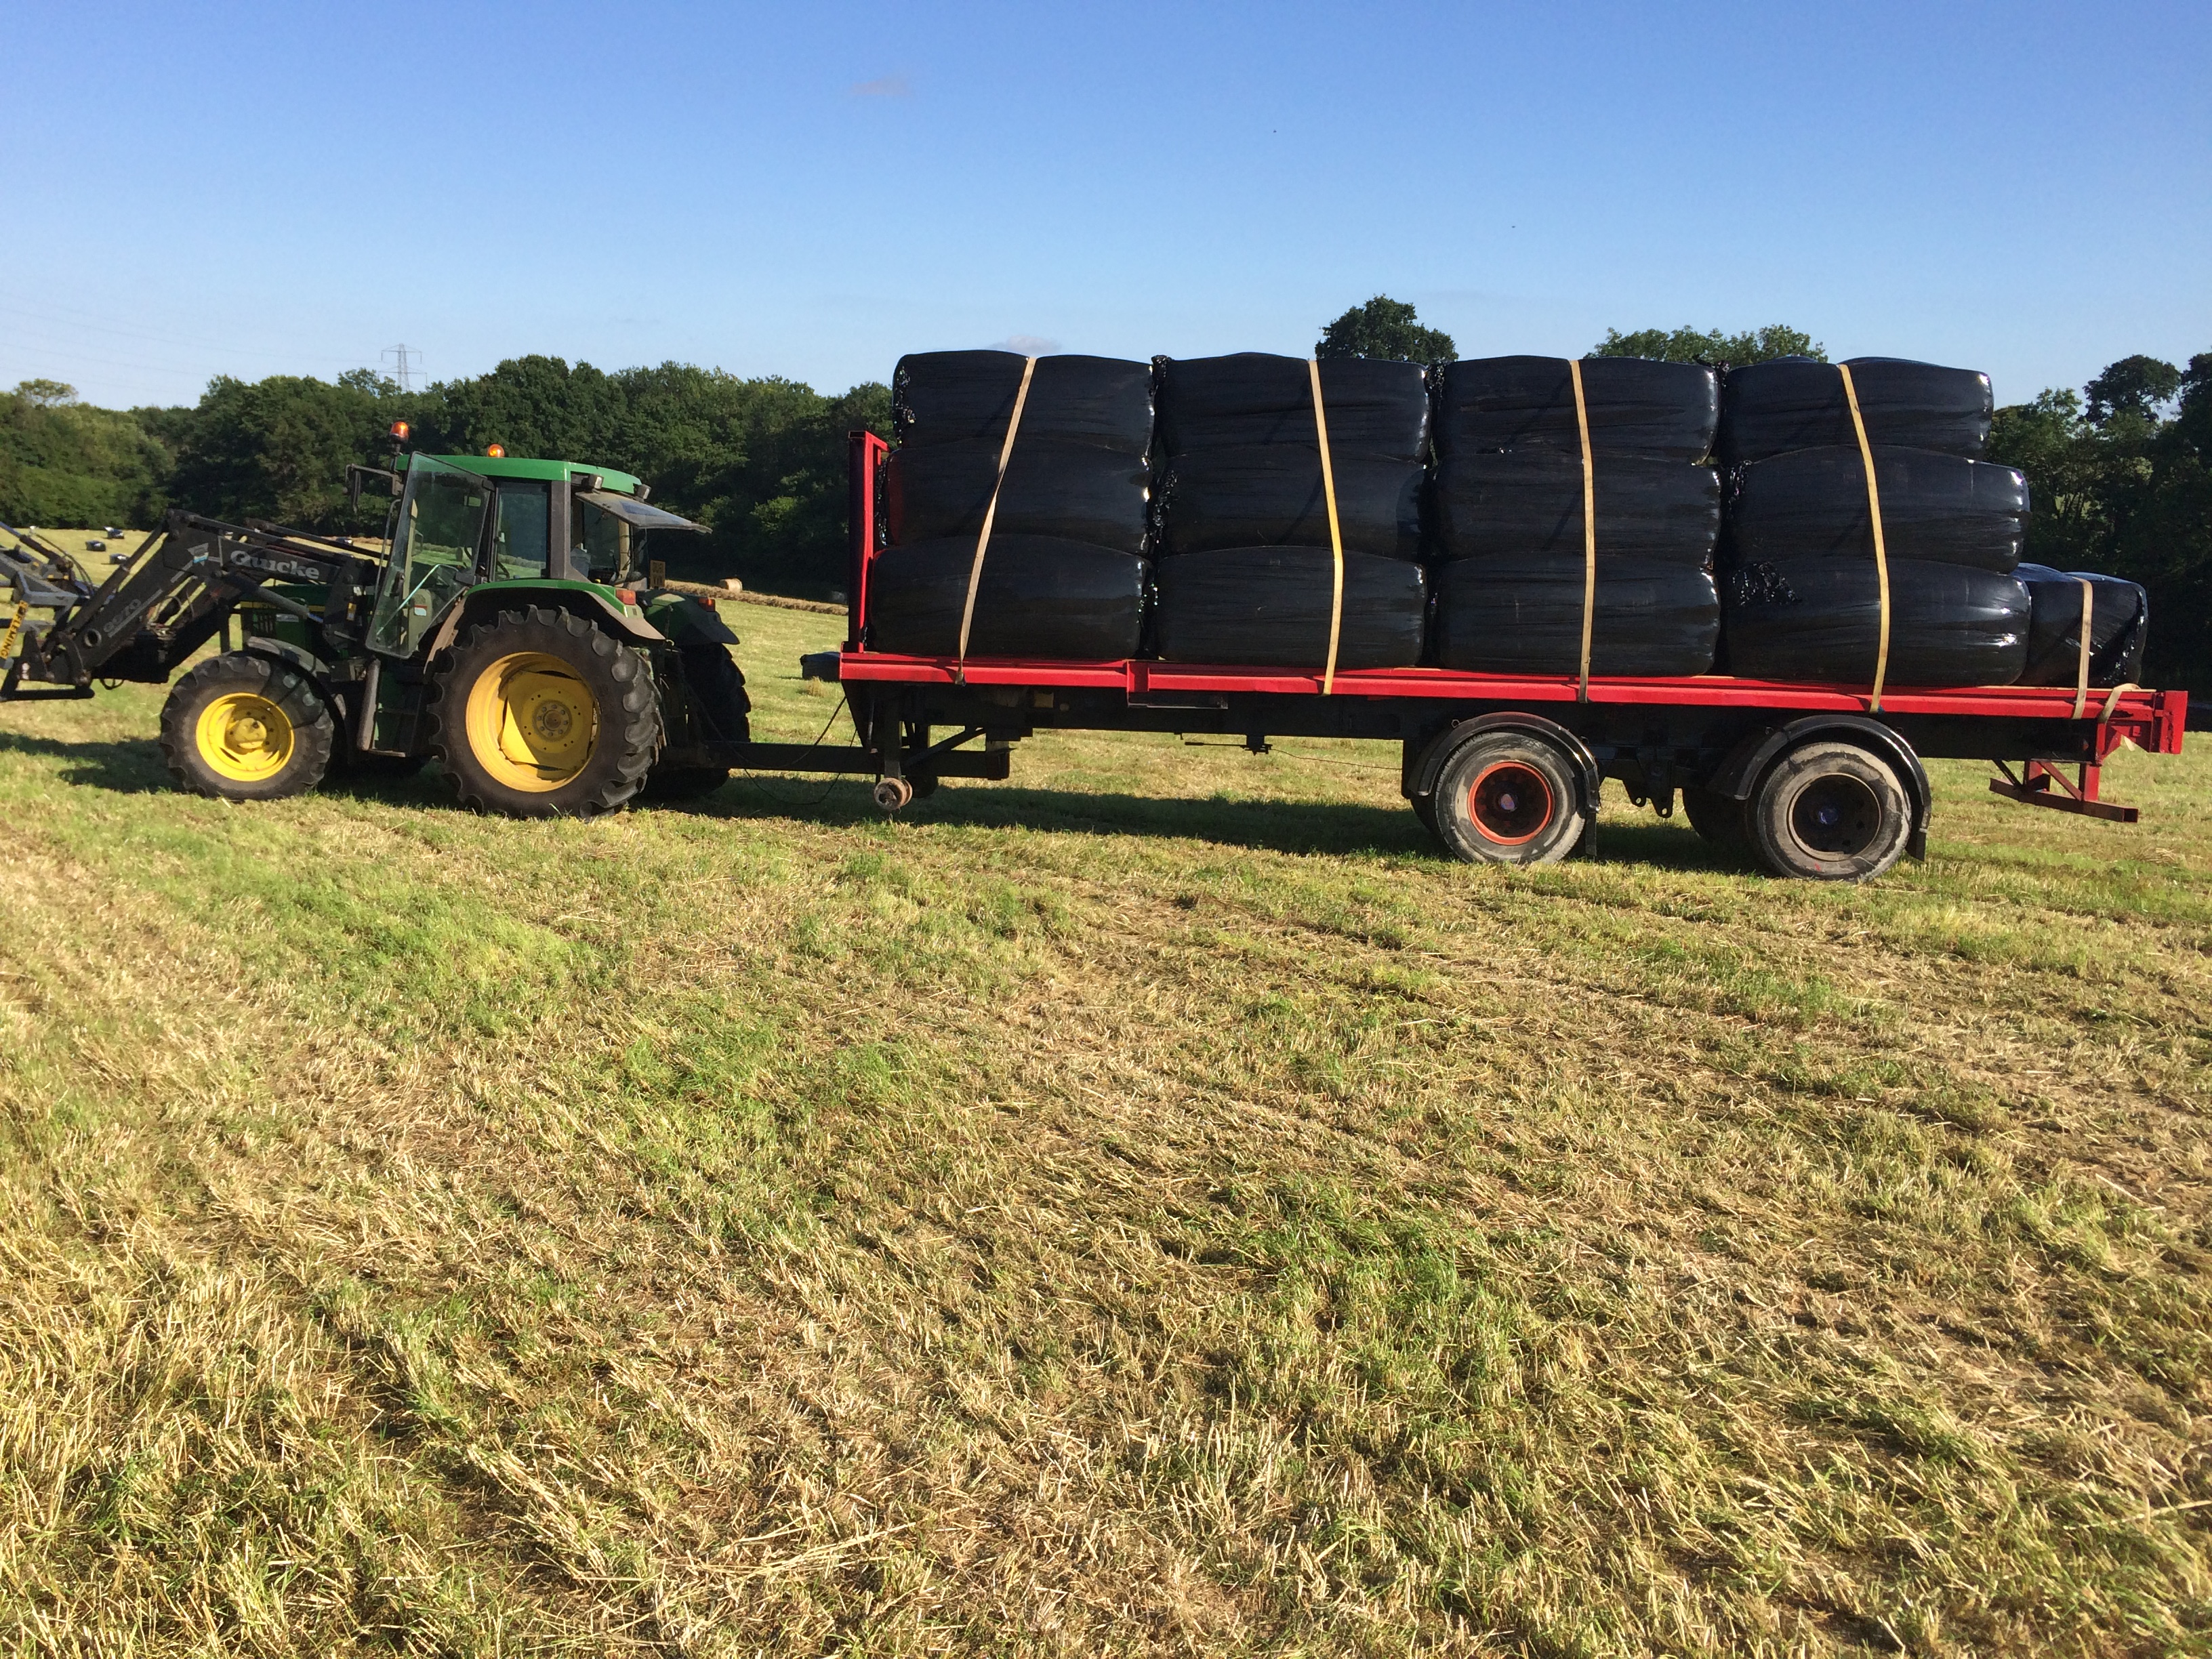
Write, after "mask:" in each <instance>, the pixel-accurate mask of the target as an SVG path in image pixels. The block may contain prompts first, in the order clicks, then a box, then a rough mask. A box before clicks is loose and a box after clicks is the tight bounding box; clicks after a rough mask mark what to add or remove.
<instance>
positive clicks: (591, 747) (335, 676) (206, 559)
mask: <svg viewBox="0 0 2212 1659" xmlns="http://www.w3.org/2000/svg"><path fill="white" fill-rule="evenodd" d="M396 465H397V463H396V462H395V466H396ZM374 481H381V482H382V483H385V484H386V486H387V487H388V488H390V489H391V490H392V495H393V498H394V499H393V502H392V510H391V513H390V517H389V520H388V525H387V532H388V533H387V534H386V538H384V540H383V541H382V542H381V543H366V544H364V543H362V542H357V541H355V540H351V539H348V538H331V537H325V536H317V535H312V534H309V533H307V532H301V531H296V530H290V529H287V528H285V527H283V526H278V525H272V524H266V523H262V522H258V521H250V522H248V523H246V524H243V525H234V524H226V523H223V522H222V521H220V520H213V519H208V518H203V517H201V516H199V515H197V514H194V513H171V514H169V516H168V518H167V520H166V521H165V522H164V523H163V525H162V526H161V528H159V529H158V530H156V531H155V532H154V533H153V534H152V535H150V536H149V537H148V538H146V540H145V541H144V542H143V544H141V545H140V546H139V548H138V549H137V551H136V552H134V553H131V554H130V555H127V556H125V557H124V558H123V559H122V560H121V561H120V562H118V567H117V568H116V569H115V570H114V571H113V573H112V574H110V575H109V576H108V577H107V579H106V581H104V582H102V583H100V585H99V586H96V587H95V586H93V584H92V583H91V581H90V580H89V578H88V577H87V576H85V574H84V573H83V572H82V571H81V570H78V569H77V568H76V566H75V564H74V563H73V562H71V561H70V559H69V558H68V556H66V555H64V554H63V553H61V552H60V550H58V549H57V548H53V547H52V546H51V545H49V544H45V543H42V542H40V540H39V539H38V538H35V537H34V536H31V535H28V534H17V533H16V532H9V535H10V536H11V537H12V538H13V541H14V545H13V546H12V547H0V581H5V582H7V583H8V584H9V587H10V588H11V589H12V593H13V600H12V603H10V604H9V605H7V606H6V609H5V610H3V611H0V660H3V661H4V662H5V664H6V675H5V678H4V679H0V700H7V699H21V698H30V697H55V696H61V697H88V696H92V695H93V686H94V682H95V681H103V682H109V683H112V682H117V681H124V680H135V681H143V682H149V683H153V684H161V683H164V682H166V681H167V680H168V678H169V677H170V676H171V675H172V674H173V672H175V671H177V670H178V669H179V667H181V666H182V665H184V663H185V661H186V659H189V658H190V657H191V656H192V654H193V653H196V652H197V651H198V650H199V649H200V648H201V647H203V646H204V645H206V644H207V643H208V642H209V641H212V640H216V638H217V636H218V635H220V636H221V644H222V647H223V648H222V650H221V651H220V652H219V653H217V654H216V655H214V656H211V657H208V658H205V659H203V660H202V661H200V662H199V663H197V665H194V666H193V667H192V668H191V670H190V671H188V672H186V673H185V674H184V676H183V677H182V678H180V679H179V680H178V681H177V683H176V685H175V687H174V688H173V690H172V691H171V693H170V695H169V698H168V701H167V704H166V705H165V706H164V708H163V709H162V713H161V751H162V755H163V757H164V759H165V760H166V761H167V764H168V768H169V770H170V771H171V773H172V774H173V775H174V776H175V777H176V779H177V781H178V782H179V783H180V784H182V785H183V786H184V787H186V788H188V789H191V790H195V791H197V792H198V793H203V794H208V795H216V796H221V797H223V798H225V799H231V800H258V799H275V798H277V797H281V796H285V795H291V794H296V793H299V792H300V791H301V790H304V789H309V788H313V787H315V786H316V785H317V784H319V782H321V781H322V780H323V778H324V777H325V775H327V774H329V773H331V771H333V770H369V769H410V768H413V767H415V766H419V765H420V764H421V763H422V762H424V761H426V760H429V759H435V760H437V761H438V762H440V763H441V765H442V766H443V768H444V769H445V772H446V774H447V777H448V778H449V779H450V780H451V781H452V782H453V787H454V788H455V791H456V792H457V793H458V794H459V797H460V799H461V800H462V801H463V802H465V804H467V805H471V806H474V807H477V808H478V809H480V810H485V811H498V812H505V813H509V814H512V815H514V816H518V817H551V816H556V815H563V814H567V815H580V814H590V813H595V812H604V811H611V810H614V809H616V808H618V807H620V806H622V805H624V804H625V803H626V802H628V801H629V800H630V799H632V798H633V797H635V795H637V794H638V793H639V792H640V791H641V790H647V789H649V790H651V791H653V793H664V794H676V795H680V794H687V793H698V792H701V791H703V790H707V789H711V788H713V787H715V786H716V785H718V784H720V782H722V781H723V780H725V779H726V777H727V776H728V775H729V769H730V766H731V764H732V760H733V758H734V757H739V756H742V755H743V754H744V751H745V749H746V744H747V738H748V736H749V733H748V729H747V728H748V720H747V716H748V712H749V705H748V703H747V701H746V696H745V691H744V677H743V675H742V674H741V673H739V671H738V667H737V665H736V663H735V662H734V661H732V659H731V656H730V653H729V647H730V646H732V645H733V644H735V643H736V642H737V641H736V636H735V635H732V633H731V632H730V630H729V629H727V628H726V626H724V625H723V623H722V622H721V620H720V617H717V616H716V614H715V612H714V606H713V601H712V600H711V599H698V598H694V597H692V596H690V595H686V594H681V593H677V592H671V591H669V590H667V589H665V588H663V587H660V586H658V585H657V584H653V583H651V582H649V581H647V580H645V575H646V572H647V570H648V568H649V567H648V566H647V562H646V561H645V559H644V544H645V537H646V536H647V534H648V533H649V532H656V531H659V532H666V531H694V530H696V529H698V528H699V526H696V525H694V524H692V523H690V521H689V520H684V519H682V518H679V517H678V516H677V515H676V514H674V513H667V512H664V511H663V510H661V509H660V508H659V507H651V506H649V505H647V501H646V496H647V493H648V492H647V489H646V488H645V486H644V485H643V484H642V483H640V481H638V480H637V479H635V478H634V477H629V475H628V474H625V473H620V472H617V471H613V470H612V469H610V468H604V467H586V466H582V465H574V464H572V463H568V462H563V461H541V460H523V459H508V458H507V457H505V456H503V455H489V456H485V457H482V458H479V457H474V456H471V457H465V458H463V457H441V456H430V455H420V454H418V455H414V456H411V457H409V458H408V460H407V465H406V467H405V469H404V472H402V471H385V470H382V469H371V468H354V469H351V470H350V471H349V489H351V490H352V491H353V494H354V495H355V498H356V500H358V498H359V494H360V491H361V489H362V487H363V486H364V484H365V483H370V482H374ZM5 528H6V527H5V526H0V530H4V529H5ZM0 591H6V590H0ZM33 611H46V612H48V613H50V617H48V618H47V619H44V620H40V621H37V622H33V620H32V619H31V612H33Z"/></svg>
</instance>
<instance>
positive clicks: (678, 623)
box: [645, 588, 738, 645]
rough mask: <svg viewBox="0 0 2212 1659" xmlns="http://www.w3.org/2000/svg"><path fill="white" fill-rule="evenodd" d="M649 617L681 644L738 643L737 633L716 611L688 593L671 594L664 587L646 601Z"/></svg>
mask: <svg viewBox="0 0 2212 1659" xmlns="http://www.w3.org/2000/svg"><path fill="white" fill-rule="evenodd" d="M645 616H646V620H647V622H650V623H652V624H653V626H654V627H656V628H658V629H660V631H661V632H662V633H664V634H665V635H667V636H668V637H669V638H670V639H671V640H673V641H676V643H677V644H678V645H735V644H736V643H737V642H738V636H737V635H735V634H733V633H732V632H731V631H730V625H729V623H726V622H724V621H723V620H722V619H721V617H720V616H718V615H717V614H716V613H715V612H714V610H713V609H712V608H711V607H709V606H708V605H702V604H701V603H700V602H699V601H698V600H697V599H693V598H691V597H690V595H689V594H686V593H671V592H668V591H667V590H666V589H665V588H663V589H661V590H660V591H659V592H656V593H654V594H653V597H652V598H650V599H647V600H646V602H645Z"/></svg>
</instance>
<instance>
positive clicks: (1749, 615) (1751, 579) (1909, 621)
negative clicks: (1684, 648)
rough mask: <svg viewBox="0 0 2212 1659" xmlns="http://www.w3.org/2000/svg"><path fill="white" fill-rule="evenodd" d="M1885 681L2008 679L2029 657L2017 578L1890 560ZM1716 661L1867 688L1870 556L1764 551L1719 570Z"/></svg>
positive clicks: (1875, 590) (1873, 610)
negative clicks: (1778, 555)
mask: <svg viewBox="0 0 2212 1659" xmlns="http://www.w3.org/2000/svg"><path fill="white" fill-rule="evenodd" d="M1888 568H1889V599H1890V624H1889V662H1888V670H1887V676H1886V678H1885V681H1884V684H1887V685H1889V686H1893V687H1906V686H1956V685H2010V684H2013V683H2014V682H2015V681H2016V680H2017V679H2018V678H2020V675H2021V670H2022V669H2023V668H2025V667H2026V666H2027V649H2028V618H2029V604H2028V594H2027V587H2026V586H2024V585H2023V584H2021V582H2020V581H2019V580H2017V579H2015V577H2013V576H2011V575H2008V574H2001V573H1998V572H1996V571H1990V570H1982V569H1978V568H1974V567H1972V566H1971V565H1963V564H1944V563H1937V562H1929V561H1925V560H1917V559H1899V558H1892V559H1890V560H1889V561H1888ZM1721 605H1722V638H1723V646H1722V659H1723V666H1724V668H1725V670H1726V671H1727V672H1729V673H1731V674H1736V675H1741V676H1743V677H1745V678H1751V679H1768V680H1800V681H1814V682H1821V683H1828V682H1834V683H1838V684H1845V685H1866V684H1869V683H1870V682H1871V681H1872V680H1873V678H1874V672H1875V655H1876V653H1877V651H1878V649H1879V646H1880V641H1881V586H1880V579H1879V577H1878V576H1877V575H1876V574H1875V563H1874V560H1873V558H1872V557H1871V556H1859V557H1853V558H1838V559H1824V558H1801V559H1766V560H1759V561H1755V562H1747V563H1744V564H1739V565H1734V566H1731V567H1730V568H1728V569H1726V570H1724V571H1723V573H1722V577H1721Z"/></svg>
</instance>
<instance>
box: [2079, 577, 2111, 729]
mask: <svg viewBox="0 0 2212 1659" xmlns="http://www.w3.org/2000/svg"><path fill="white" fill-rule="evenodd" d="M2075 580H2076V581H2078V582H2080V583H2081V666H2080V668H2079V669H2078V670H2076V671H2075V676H2074V718H2075V720H2080V719H2081V716H2082V715H2084V714H2087V713H2088V712H2089V617H2090V615H2091V613H2093V611H2095V610H2096V608H2097V586H2096V584H2095V583H2094V582H2092V581H2091V580H2088V578H2087V577H2086V576H2077V577H2075ZM2105 718H2106V720H2110V719H2112V715H2111V714H2106V716H2105Z"/></svg>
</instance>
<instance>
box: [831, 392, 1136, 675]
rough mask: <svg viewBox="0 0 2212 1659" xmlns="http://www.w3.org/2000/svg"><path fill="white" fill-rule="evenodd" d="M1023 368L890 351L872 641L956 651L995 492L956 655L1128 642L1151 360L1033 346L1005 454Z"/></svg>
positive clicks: (1079, 656) (1129, 645)
mask: <svg viewBox="0 0 2212 1659" xmlns="http://www.w3.org/2000/svg"><path fill="white" fill-rule="evenodd" d="M1023 369H1024V359H1023V358H1022V357H1020V356H1017V355H1016V354H1014V353H1012V352H1009V351H927V352H919V353H915V354H914V355H912V356H906V357H902V358H901V359H900V360H899V365H898V369H897V372H896V374H894V375H893V377H892V404H893V418H894V421H895V423H896V430H897V433H898V436H899V447H898V448H897V449H896V450H895V451H893V452H892V453H891V455H890V458H889V459H888V460H887V462H886V464H885V467H884V527H885V530H886V532H888V535H889V538H890V542H891V546H890V547H889V548H887V549H886V550H884V551H882V552H880V553H878V555H877V556H875V558H874V560H873V561H872V563H871V565H870V567H869V588H868V618H869V623H868V638H869V643H870V644H871V645H872V646H873V647H875V648H876V649H878V650H883V651H900V652H911V653H917V654H921V655H931V656H950V655H952V654H954V653H957V651H958V650H959V648H960V617H961V612H962V610H963V607H964V605H965V604H966V600H967V595H968V584H969V573H970V571H971V570H972V569H973V568H974V567H975V557H976V541H977V538H979V537H980V536H981V534H982V531H983V521H984V516H985V513H987V511H988V510H989V509H990V506H991V501H992V496H993V492H994V489H995V490H996V491H997V498H998V507H997V510H996V511H995V512H994V513H991V538H990V543H989V545H988V546H987V548H986V549H985V550H984V554H983V563H982V570H981V575H980V577H979V578H978V579H977V586H976V597H975V620H974V623H973V626H972V628H971V629H970V631H969V639H968V653H969V655H970V656H981V657H1009V656H1012V657H1036V658H1042V659H1059V660H1076V661H1099V660H1104V659H1115V658H1120V657H1129V656H1133V655H1135V654H1136V652H1137V649H1138V647H1139V641H1140V640H1141V637H1142V635H1143V624H1144V598H1145V585H1146V568H1147V567H1146V562H1145V560H1144V559H1143V557H1142V556H1141V555H1142V554H1143V552H1144V550H1145V546H1146V536H1147V534H1148V532H1149V526H1150V517H1151V477H1152V473H1151V468H1150V463H1149V460H1148V456H1149V453H1150V451H1151V447H1152V365H1151V364H1149V363H1139V362H1124V361H1121V360H1118V359H1115V358H1109V357H1085V356H1065V357H1040V358H1038V359H1037V360H1036V365H1035V367H1034V368H1033V369H1032V371H1031V373H1030V386H1029V392H1028V395H1027V396H1026V397H1025V398H1021V400H1020V401H1021V421H1020V424H1019V425H1018V427H1016V428H1014V430H1013V446H1012V449H1011V451H1006V435H1007V431H1008V428H1009V426H1010V425H1011V424H1012V422H1013V416H1014V405H1015V402H1016V399H1017V397H1018V393H1019V392H1020V389H1021V384H1022V374H1023ZM1002 451H1003V452H1005V453H1006V478H1005V482H1004V483H1003V484H1001V483H1000V477H999V458H1000V453H1002Z"/></svg>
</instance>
